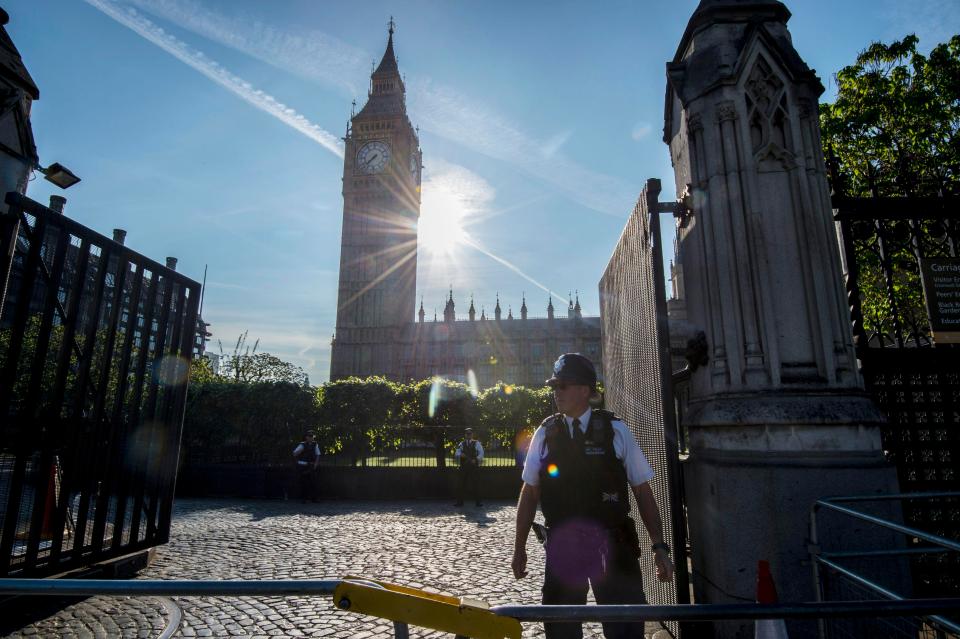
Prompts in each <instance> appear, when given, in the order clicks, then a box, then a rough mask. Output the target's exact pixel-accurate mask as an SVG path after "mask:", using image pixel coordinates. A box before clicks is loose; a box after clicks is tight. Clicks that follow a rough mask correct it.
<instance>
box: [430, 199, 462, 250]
mask: <svg viewBox="0 0 960 639" xmlns="http://www.w3.org/2000/svg"><path fill="white" fill-rule="evenodd" d="M455 204H458V203H455ZM465 217H466V215H465V212H464V211H463V210H462V209H458V208H457V207H456V206H451V207H444V208H441V209H433V208H431V209H428V210H426V211H424V212H423V213H422V214H421V215H420V223H419V231H418V237H419V241H420V246H421V247H422V248H424V249H426V250H428V251H430V252H431V253H442V254H449V253H452V252H453V250H454V249H456V248H457V247H458V246H459V245H461V244H463V243H464V241H465V240H466V239H467V231H466V229H465V228H464V218H465Z"/></svg>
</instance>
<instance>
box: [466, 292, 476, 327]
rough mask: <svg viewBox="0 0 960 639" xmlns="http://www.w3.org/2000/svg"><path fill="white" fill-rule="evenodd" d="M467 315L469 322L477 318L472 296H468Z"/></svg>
mask: <svg viewBox="0 0 960 639" xmlns="http://www.w3.org/2000/svg"><path fill="white" fill-rule="evenodd" d="M467 313H468V314H469V315H470V321H471V322H472V321H474V320H475V319H476V318H477V309H476V308H475V307H474V306H473V295H471V296H470V309H469V310H468V311H467Z"/></svg>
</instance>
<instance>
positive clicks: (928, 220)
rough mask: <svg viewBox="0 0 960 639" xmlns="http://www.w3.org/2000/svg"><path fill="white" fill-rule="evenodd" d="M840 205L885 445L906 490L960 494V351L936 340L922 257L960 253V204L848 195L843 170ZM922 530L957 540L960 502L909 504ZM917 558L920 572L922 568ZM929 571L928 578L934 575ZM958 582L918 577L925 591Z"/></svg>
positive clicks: (863, 352)
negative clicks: (959, 464) (959, 467)
mask: <svg viewBox="0 0 960 639" xmlns="http://www.w3.org/2000/svg"><path fill="white" fill-rule="evenodd" d="M833 173H834V175H833V179H832V182H833V185H834V190H835V194H834V196H833V208H834V211H835V219H836V221H837V228H838V231H839V239H840V244H841V248H842V253H843V259H844V267H845V271H846V288H847V300H848V303H849V306H850V316H851V322H852V327H853V336H854V344H855V346H856V352H857V357H858V359H859V360H860V364H861V373H862V374H863V378H864V383H865V385H866V388H867V390H868V391H869V392H870V394H871V395H872V396H873V398H874V400H876V402H877V404H878V405H879V406H880V408H881V410H882V411H883V412H884V414H885V415H886V417H887V420H886V422H885V423H884V424H882V425H881V435H882V441H883V448H884V452H885V454H886V457H887V459H888V460H890V461H891V462H893V463H894V464H895V466H896V469H897V478H898V481H899V484H900V490H901V491H903V492H931V491H934V492H943V491H958V490H960V473H957V471H956V465H957V460H960V349H958V347H957V345H955V344H946V343H935V341H934V338H933V337H932V335H931V327H930V321H929V318H928V316H927V310H926V306H927V305H926V303H925V298H924V295H925V292H924V289H923V286H922V283H921V279H922V278H921V270H920V264H921V260H923V259H929V258H957V257H958V256H960V252H958V249H960V198H958V197H871V198H853V197H845V196H844V194H843V193H842V188H841V187H842V181H841V180H840V179H839V178H838V172H837V170H836V167H834V170H833ZM903 516H904V517H905V519H906V521H907V522H908V523H909V524H910V525H912V526H913V527H915V528H922V529H925V530H933V531H937V533H938V534H939V535H940V536H942V537H948V538H955V539H960V500H957V499H945V500H942V501H938V502H931V501H911V502H904V510H903ZM922 561H926V559H918V558H914V559H913V563H914V574H915V575H919V576H921V577H922V575H923V574H924V570H922V569H921V568H922V567H921V566H920V565H919V564H918V562H922ZM927 572H929V571H927ZM951 583H952V586H951V589H950V590H949V592H951V593H952V594H960V580H958V579H956V578H951V577H950V574H949V573H941V574H940V575H939V576H936V577H933V578H932V579H925V578H920V579H918V580H916V581H915V583H914V588H915V589H916V590H917V591H918V592H919V593H923V592H925V591H928V590H929V589H930V588H933V589H937V588H940V587H942V586H947V585H950V584H951Z"/></svg>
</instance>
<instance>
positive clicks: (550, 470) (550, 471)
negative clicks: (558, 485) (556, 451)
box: [547, 464, 560, 477]
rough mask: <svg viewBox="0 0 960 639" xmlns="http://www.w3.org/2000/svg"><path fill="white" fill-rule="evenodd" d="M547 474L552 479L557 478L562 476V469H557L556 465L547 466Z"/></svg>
mask: <svg viewBox="0 0 960 639" xmlns="http://www.w3.org/2000/svg"><path fill="white" fill-rule="evenodd" d="M547 474H548V475H550V476H551V477H556V476H558V475H559V474H560V469H559V468H557V465H556V464H550V465H548V466H547Z"/></svg>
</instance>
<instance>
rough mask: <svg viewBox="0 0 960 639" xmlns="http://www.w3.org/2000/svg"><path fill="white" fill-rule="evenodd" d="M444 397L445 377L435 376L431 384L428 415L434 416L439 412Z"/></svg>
mask: <svg viewBox="0 0 960 639" xmlns="http://www.w3.org/2000/svg"><path fill="white" fill-rule="evenodd" d="M442 399H443V378H442V377H434V378H433V383H432V384H430V396H429V397H428V398H427V415H428V416H429V417H431V418H433V416H434V415H436V414H437V407H438V406H440V400H442Z"/></svg>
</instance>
